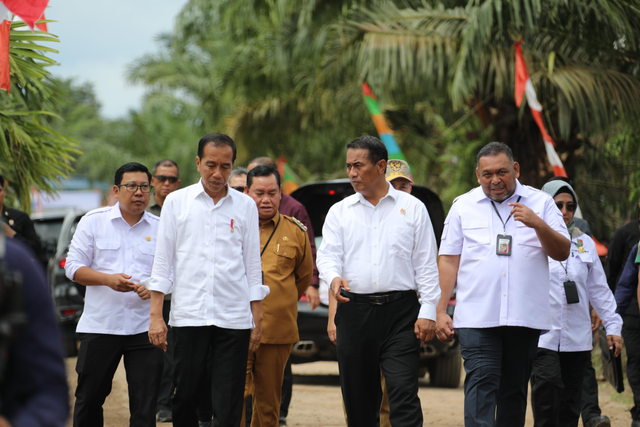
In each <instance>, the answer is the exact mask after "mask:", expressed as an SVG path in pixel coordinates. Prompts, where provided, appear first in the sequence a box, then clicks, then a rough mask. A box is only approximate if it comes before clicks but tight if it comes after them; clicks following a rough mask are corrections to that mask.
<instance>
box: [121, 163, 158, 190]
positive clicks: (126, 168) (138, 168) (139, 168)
mask: <svg viewBox="0 0 640 427" xmlns="http://www.w3.org/2000/svg"><path fill="white" fill-rule="evenodd" d="M127 172H144V173H146V174H147V179H149V182H151V173H149V169H147V167H146V166H145V165H143V164H140V163H136V162H130V163H125V164H124V165H122V166H120V167H119V168H118V170H117V171H116V176H115V178H114V179H113V183H114V184H115V185H120V184H122V176H123V175H124V174H125V173H127Z"/></svg>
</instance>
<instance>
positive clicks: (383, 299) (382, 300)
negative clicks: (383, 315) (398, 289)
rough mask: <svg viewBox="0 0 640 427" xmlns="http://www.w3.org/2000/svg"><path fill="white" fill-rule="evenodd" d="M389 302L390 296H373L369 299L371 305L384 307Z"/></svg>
mask: <svg viewBox="0 0 640 427" xmlns="http://www.w3.org/2000/svg"><path fill="white" fill-rule="evenodd" d="M388 302H389V295H371V296H370V297H369V304H371V305H383V304H386V303H388Z"/></svg>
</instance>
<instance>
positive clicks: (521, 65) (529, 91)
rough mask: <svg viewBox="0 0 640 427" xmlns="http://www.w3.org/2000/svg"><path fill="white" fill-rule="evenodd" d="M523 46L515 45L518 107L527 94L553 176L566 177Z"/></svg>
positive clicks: (517, 43)
mask: <svg viewBox="0 0 640 427" xmlns="http://www.w3.org/2000/svg"><path fill="white" fill-rule="evenodd" d="M521 45H522V41H517V42H515V44H514V47H515V50H516V92H515V97H516V105H517V106H518V107H520V105H522V98H523V95H524V94H526V95H527V103H528V104H529V108H530V109H531V115H532V116H533V119H534V120H535V121H536V123H537V125H538V128H539V129H540V133H542V139H543V140H544V147H545V149H546V151H547V157H548V158H549V163H550V164H551V167H552V168H553V174H554V175H555V176H564V177H566V176H567V172H566V171H565V169H564V166H563V164H562V160H560V157H559V156H558V153H557V152H556V149H555V146H556V143H555V141H554V140H553V138H551V136H550V135H549V133H548V132H547V129H546V128H545V127H544V122H543V121H542V105H541V104H540V102H538V97H537V96H536V91H535V89H534V88H533V84H532V83H531V79H530V78H529V71H527V64H526V63H525V61H524V56H522V47H521Z"/></svg>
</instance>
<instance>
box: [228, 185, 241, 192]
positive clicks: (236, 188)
mask: <svg viewBox="0 0 640 427" xmlns="http://www.w3.org/2000/svg"><path fill="white" fill-rule="evenodd" d="M231 188H233V189H234V190H236V191H239V192H241V193H244V186H240V185H238V186H236V187H231Z"/></svg>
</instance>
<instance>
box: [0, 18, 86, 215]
mask: <svg viewBox="0 0 640 427" xmlns="http://www.w3.org/2000/svg"><path fill="white" fill-rule="evenodd" d="M22 27H25V24H24V23H23V22H12V24H11V34H10V44H9V56H10V70H11V93H10V94H8V93H5V92H1V93H0V170H1V171H2V173H3V175H4V177H5V179H7V180H8V181H9V190H10V192H9V196H10V199H11V198H13V199H15V200H16V201H17V202H18V204H19V205H20V207H21V208H22V209H24V210H26V211H30V210H31V202H30V192H31V187H32V186H35V187H36V188H37V189H38V190H39V191H42V192H54V191H55V190H54V187H55V184H56V183H58V182H59V181H60V177H66V176H67V174H68V173H69V171H71V162H72V160H73V158H74V156H75V155H77V154H79V151H77V150H76V148H75V147H76V141H74V140H73V139H71V138H69V137H67V136H65V135H63V134H61V133H58V132H56V131H55V130H53V129H52V127H51V126H50V124H51V120H52V119H53V118H54V117H55V116H56V112H57V107H58V104H59V102H60V96H61V92H60V87H59V84H58V82H56V81H55V80H54V79H52V78H51V75H50V73H49V71H47V68H46V67H47V66H50V65H53V64H55V61H54V60H52V59H51V58H49V57H48V56H47V53H57V51H56V50H54V49H52V48H50V47H48V46H44V45H41V44H40V43H41V42H57V41H58V39H57V37H55V36H53V35H51V34H48V33H43V32H40V31H36V32H34V33H31V32H29V31H22V30H20V28H22Z"/></svg>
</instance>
